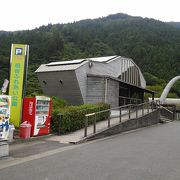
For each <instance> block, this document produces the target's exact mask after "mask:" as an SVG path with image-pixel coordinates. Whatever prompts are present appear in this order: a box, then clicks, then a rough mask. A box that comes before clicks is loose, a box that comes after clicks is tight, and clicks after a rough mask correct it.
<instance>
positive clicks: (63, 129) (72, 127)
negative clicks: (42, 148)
mask: <svg viewBox="0 0 180 180" xmlns="http://www.w3.org/2000/svg"><path fill="white" fill-rule="evenodd" d="M109 108H110V105H108V104H104V103H98V104H84V105H80V106H65V107H59V106H57V107H55V108H53V112H52V123H51V130H52V132H58V120H59V114H61V115H62V116H61V117H62V119H61V123H60V124H61V126H60V133H61V134H65V133H68V132H73V131H76V130H78V129H81V128H83V127H84V122H85V115H86V114H89V113H93V112H98V111H102V110H106V109H109ZM108 116H109V112H104V113H101V114H98V115H97V116H96V121H97V122H98V121H102V120H104V119H107V118H108ZM93 118H94V117H92V118H89V120H88V124H92V123H93V120H94V119H93Z"/></svg>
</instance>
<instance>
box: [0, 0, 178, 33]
mask: <svg viewBox="0 0 180 180" xmlns="http://www.w3.org/2000/svg"><path fill="white" fill-rule="evenodd" d="M179 9H180V0H0V30H5V31H15V30H27V29H33V28H35V27H39V26H42V25H47V24H49V23H52V24H55V23H67V22H73V21H78V20H81V19H87V18H91V19H92V18H98V17H103V16H107V15H109V14H115V13H126V14H129V15H132V16H141V17H149V18H154V19H157V20H161V21H178V22H180V10H179Z"/></svg>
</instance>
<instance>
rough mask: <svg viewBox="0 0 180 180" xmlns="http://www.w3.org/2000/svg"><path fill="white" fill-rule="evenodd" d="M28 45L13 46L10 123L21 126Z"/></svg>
mask: <svg viewBox="0 0 180 180" xmlns="http://www.w3.org/2000/svg"><path fill="white" fill-rule="evenodd" d="M28 50H29V47H28V45H22V44H12V46H11V67H10V85H9V95H10V96H11V114H10V122H11V123H13V124H14V126H15V127H19V126H20V122H21V108H22V96H23V89H24V80H25V74H26V70H27V61H28V60H27V58H28Z"/></svg>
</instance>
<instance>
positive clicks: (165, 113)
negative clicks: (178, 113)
mask: <svg viewBox="0 0 180 180" xmlns="http://www.w3.org/2000/svg"><path fill="white" fill-rule="evenodd" d="M158 106H159V108H160V114H161V115H162V116H164V117H166V118H168V119H170V120H173V119H174V116H175V115H174V112H172V111H170V110H169V109H167V108H165V107H164V106H162V105H160V104H159V105H158Z"/></svg>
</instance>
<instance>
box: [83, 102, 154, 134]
mask: <svg viewBox="0 0 180 180" xmlns="http://www.w3.org/2000/svg"><path fill="white" fill-rule="evenodd" d="M154 104H155V103H154V101H153V102H144V103H141V104H128V105H123V106H119V107H115V108H110V109H106V110H102V111H98V112H94V113H89V114H86V115H85V128H84V136H85V137H87V127H88V118H89V117H92V116H94V123H93V127H94V133H96V115H98V114H101V113H106V112H110V111H112V110H119V122H120V123H121V120H122V117H121V116H122V109H124V108H127V109H128V113H126V115H127V114H129V116H128V119H129V120H130V119H131V113H132V112H133V111H132V107H133V108H134V107H135V111H134V112H136V118H138V108H139V107H140V106H142V116H144V107H145V105H147V106H148V107H147V113H149V112H150V108H151V110H152V111H153V110H154V106H153V105H154ZM150 106H151V107H150ZM156 107H157V106H156ZM133 110H134V109H133ZM107 120H108V128H110V126H111V125H110V124H111V121H110V116H108V119H107Z"/></svg>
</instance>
